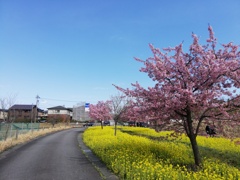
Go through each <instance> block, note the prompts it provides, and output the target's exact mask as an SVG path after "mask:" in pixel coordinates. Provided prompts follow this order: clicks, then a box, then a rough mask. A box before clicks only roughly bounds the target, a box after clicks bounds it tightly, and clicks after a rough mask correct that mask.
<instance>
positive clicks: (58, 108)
mask: <svg viewBox="0 0 240 180" xmlns="http://www.w3.org/2000/svg"><path fill="white" fill-rule="evenodd" d="M47 109H50V110H69V111H72V108H66V107H64V106H55V107H51V108H47Z"/></svg>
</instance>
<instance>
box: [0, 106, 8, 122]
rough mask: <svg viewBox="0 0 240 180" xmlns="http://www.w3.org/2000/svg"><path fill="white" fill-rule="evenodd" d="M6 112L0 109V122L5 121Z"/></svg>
mask: <svg viewBox="0 0 240 180" xmlns="http://www.w3.org/2000/svg"><path fill="white" fill-rule="evenodd" d="M7 113H8V111H7V110H6V109H0V122H2V121H6V120H7V117H8V114H7Z"/></svg>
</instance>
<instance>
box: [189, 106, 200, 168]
mask: <svg viewBox="0 0 240 180" xmlns="http://www.w3.org/2000/svg"><path fill="white" fill-rule="evenodd" d="M192 122H193V121H192V116H191V111H190V110H188V111H187V128H188V132H187V135H188V137H189V139H190V142H191V145H192V151H193V156H194V162H195V165H196V166H198V167H199V166H200V165H201V157H200V153H199V149H198V144H197V139H196V138H197V136H196V134H194V130H193V124H192Z"/></svg>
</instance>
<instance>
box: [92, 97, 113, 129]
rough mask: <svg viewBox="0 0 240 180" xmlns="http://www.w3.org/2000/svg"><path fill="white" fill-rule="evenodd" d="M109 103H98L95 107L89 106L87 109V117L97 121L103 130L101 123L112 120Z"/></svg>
mask: <svg viewBox="0 0 240 180" xmlns="http://www.w3.org/2000/svg"><path fill="white" fill-rule="evenodd" d="M109 103H110V102H109V101H106V102H104V101H98V103H97V104H96V105H93V104H90V107H89V116H90V117H91V118H93V119H95V120H99V121H100V122H101V128H103V124H102V121H104V120H110V119H112V114H111V109H110V106H109Z"/></svg>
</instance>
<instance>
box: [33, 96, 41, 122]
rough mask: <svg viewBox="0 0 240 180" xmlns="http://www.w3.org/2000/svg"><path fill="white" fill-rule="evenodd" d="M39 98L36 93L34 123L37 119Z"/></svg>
mask: <svg viewBox="0 0 240 180" xmlns="http://www.w3.org/2000/svg"><path fill="white" fill-rule="evenodd" d="M39 99H40V97H39V95H37V96H36V117H35V121H34V122H35V123H36V121H37V119H38V103H39Z"/></svg>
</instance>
